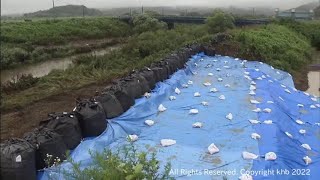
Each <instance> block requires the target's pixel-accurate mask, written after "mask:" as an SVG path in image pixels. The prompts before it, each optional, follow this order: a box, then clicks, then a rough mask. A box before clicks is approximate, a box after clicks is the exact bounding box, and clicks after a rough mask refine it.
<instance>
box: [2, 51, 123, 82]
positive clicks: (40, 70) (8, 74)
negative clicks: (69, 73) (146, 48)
mask: <svg viewBox="0 0 320 180" xmlns="http://www.w3.org/2000/svg"><path fill="white" fill-rule="evenodd" d="M120 46H121V45H115V46H111V47H108V48H105V49H99V50H95V51H93V52H90V53H83V54H77V55H74V56H68V57H64V58H60V59H51V60H48V61H43V62H40V63H36V64H26V65H22V66H19V67H17V68H14V69H8V70H2V71H1V83H4V82H7V81H11V80H16V79H17V77H19V76H21V75H22V74H32V76H33V77H42V76H45V75H47V74H49V73H50V72H51V71H52V70H54V69H60V70H65V69H67V68H69V67H70V66H72V65H73V62H72V60H73V59H75V58H77V57H78V56H81V55H90V54H94V55H96V56H102V55H104V54H108V53H109V52H110V51H113V50H116V49H119V48H120Z"/></svg>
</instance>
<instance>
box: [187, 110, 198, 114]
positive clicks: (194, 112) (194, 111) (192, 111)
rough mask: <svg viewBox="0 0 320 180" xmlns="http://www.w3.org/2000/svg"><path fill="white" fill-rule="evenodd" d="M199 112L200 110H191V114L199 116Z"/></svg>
mask: <svg viewBox="0 0 320 180" xmlns="http://www.w3.org/2000/svg"><path fill="white" fill-rule="evenodd" d="M198 113H199V110H198V109H190V111H189V114H198Z"/></svg>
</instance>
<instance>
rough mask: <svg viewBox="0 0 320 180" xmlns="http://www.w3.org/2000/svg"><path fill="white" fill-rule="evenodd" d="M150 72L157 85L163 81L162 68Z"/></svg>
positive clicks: (155, 68)
mask: <svg viewBox="0 0 320 180" xmlns="http://www.w3.org/2000/svg"><path fill="white" fill-rule="evenodd" d="M151 70H152V72H153V74H154V79H155V81H156V82H157V83H158V82H160V81H163V80H164V76H163V75H162V68H159V67H154V68H152V69H151Z"/></svg>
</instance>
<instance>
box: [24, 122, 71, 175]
mask: <svg viewBox="0 0 320 180" xmlns="http://www.w3.org/2000/svg"><path fill="white" fill-rule="evenodd" d="M23 137H24V139H25V140H27V141H28V142H29V143H31V144H32V145H34V146H36V148H37V150H36V167H37V169H43V168H45V167H50V166H52V165H53V164H54V162H55V161H56V162H57V160H58V159H59V161H60V162H62V161H63V160H64V159H66V152H67V150H68V149H67V146H66V145H65V144H64V142H63V138H62V136H61V135H60V134H58V133H56V132H54V131H53V130H52V129H48V128H44V127H41V128H36V129H34V130H33V131H31V132H28V133H26V134H25V135H24V136H23ZM50 156H51V157H50Z"/></svg>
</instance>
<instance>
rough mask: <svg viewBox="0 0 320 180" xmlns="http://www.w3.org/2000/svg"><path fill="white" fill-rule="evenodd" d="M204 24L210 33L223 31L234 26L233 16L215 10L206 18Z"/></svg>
mask: <svg viewBox="0 0 320 180" xmlns="http://www.w3.org/2000/svg"><path fill="white" fill-rule="evenodd" d="M206 24H207V27H208V31H209V32H210V33H218V32H224V31H226V30H227V29H232V28H234V18H233V17H232V16H231V15H230V14H227V13H224V12H223V11H221V10H216V11H215V12H214V13H213V15H212V16H210V17H208V18H207V20H206Z"/></svg>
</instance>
